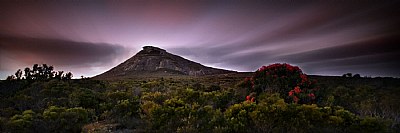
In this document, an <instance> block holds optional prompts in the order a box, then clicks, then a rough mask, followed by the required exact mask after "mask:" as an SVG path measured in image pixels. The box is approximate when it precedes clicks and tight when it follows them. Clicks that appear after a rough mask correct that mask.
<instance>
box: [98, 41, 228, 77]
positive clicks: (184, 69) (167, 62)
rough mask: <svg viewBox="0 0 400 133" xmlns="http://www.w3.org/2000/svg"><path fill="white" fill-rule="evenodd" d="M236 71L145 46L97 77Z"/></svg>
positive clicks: (191, 74) (212, 73) (209, 73)
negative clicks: (210, 65) (205, 64)
mask: <svg viewBox="0 0 400 133" xmlns="http://www.w3.org/2000/svg"><path fill="white" fill-rule="evenodd" d="M231 72H234V71H229V70H223V69H217V68H212V67H207V66H204V65H202V64H200V63H196V62H193V61H190V60H187V59H185V58H182V57H180V56H177V55H174V54H171V53H168V52H167V51H166V50H164V49H161V48H157V47H153V46H145V47H143V50H141V51H139V52H138V53H137V54H136V55H134V56H133V57H131V58H129V59H128V60H126V61H125V62H123V63H121V64H119V65H118V66H116V67H114V68H112V69H111V70H109V71H107V72H105V73H103V74H100V75H98V76H96V77H95V79H110V78H113V79H115V78H126V77H137V76H168V75H189V76H204V75H215V74H224V73H231Z"/></svg>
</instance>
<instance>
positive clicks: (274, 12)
mask: <svg viewBox="0 0 400 133" xmlns="http://www.w3.org/2000/svg"><path fill="white" fill-rule="evenodd" d="M397 5H400V2H399V1H396V0H387V1H378V0H376V1H374V0H372V1H366V2H365V1H360V0H346V1H345V0H343V1H340V0H339V1H338V0H335V1H333V0H332V1H302V0H300V1H294V0H268V1H266V0H264V1H255V0H246V1H245V0H239V1H235V0H230V1H224V0H216V1H206V0H186V1H183V0H174V1H151V0H147V1H128V0H109V1H101V0H82V1H78V0H61V1H56V0H43V1H41V0H17V1H14V0H2V1H0V79H5V78H6V77H7V75H11V74H14V73H15V71H16V70H17V69H23V68H25V67H32V65H33V64H48V65H53V66H54V67H55V69H56V70H64V71H71V72H72V73H73V74H74V76H75V77H80V76H85V77H91V76H95V75H98V74H101V73H103V72H105V71H107V70H109V69H111V68H112V67H114V66H116V65H118V64H120V63H122V62H123V61H125V60H127V59H128V58H130V57H132V56H133V55H135V54H136V53H137V52H138V51H140V50H141V49H142V47H143V46H146V45H151V46H156V47H160V48H163V49H166V50H167V51H168V52H170V53H173V54H176V55H180V56H182V57H184V58H187V59H189V60H192V61H195V62H199V63H201V64H203V65H206V66H211V67H217V68H223V69H228V70H235V71H241V72H242V71H243V72H244V71H255V70H257V69H258V68H259V67H261V66H263V65H269V64H273V63H290V64H293V65H297V66H299V67H300V68H301V69H302V70H303V71H304V73H306V74H315V75H342V74H344V73H349V72H351V73H359V74H361V76H372V77H375V76H381V77H387V76H392V77H400V70H398V69H399V68H400V62H399V59H398V58H399V57H400V47H399V45H400V44H399V43H400V36H399V35H400V15H399V12H400V8H398V6H397Z"/></svg>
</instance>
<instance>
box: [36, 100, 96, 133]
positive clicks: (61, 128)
mask: <svg viewBox="0 0 400 133" xmlns="http://www.w3.org/2000/svg"><path fill="white" fill-rule="evenodd" d="M90 114H91V113H90V111H88V110H86V109H83V108H81V107H75V108H69V109H67V108H63V107H56V106H50V107H49V108H48V109H46V110H44V112H43V118H44V121H45V122H46V123H47V125H48V130H49V131H50V132H80V131H81V129H82V127H83V125H84V124H86V123H88V122H89V120H90V118H91V116H90Z"/></svg>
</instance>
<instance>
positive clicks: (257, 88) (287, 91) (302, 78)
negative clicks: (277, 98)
mask: <svg viewBox="0 0 400 133" xmlns="http://www.w3.org/2000/svg"><path fill="white" fill-rule="evenodd" d="M242 85H243V86H244V87H245V88H247V94H250V93H255V94H256V95H259V94H260V93H264V92H267V93H280V94H281V95H286V96H287V97H286V100H290V101H293V102H295V103H311V102H313V101H315V99H316V96H315V91H317V89H316V87H315V82H312V81H310V80H309V79H308V77H307V75H306V74H304V73H303V72H302V70H301V69H300V68H299V67H297V66H292V65H290V64H286V63H284V64H280V63H276V64H272V65H269V66H262V67H261V68H259V69H258V70H257V71H256V72H255V73H254V75H253V76H252V77H249V78H245V80H244V82H243V84H242ZM247 100H248V101H249V99H247Z"/></svg>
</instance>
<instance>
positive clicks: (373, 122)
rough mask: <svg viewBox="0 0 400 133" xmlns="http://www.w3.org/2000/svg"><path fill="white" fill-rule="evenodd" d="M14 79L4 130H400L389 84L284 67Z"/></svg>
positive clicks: (395, 88)
mask: <svg viewBox="0 0 400 133" xmlns="http://www.w3.org/2000/svg"><path fill="white" fill-rule="evenodd" d="M35 73H36V72H34V73H31V74H32V75H35ZM50 73H51V72H50ZM267 73H268V74H267ZM38 75H41V74H38ZM16 77H20V78H18V79H17V78H13V79H12V80H11V79H10V80H7V81H0V100H1V102H2V103H1V104H0V131H1V132H81V131H82V130H83V131H86V132H96V131H102V130H103V131H106V130H114V131H116V130H126V131H129V132H135V131H136V132H209V131H212V132H399V131H400V113H399V112H400V107H399V106H398V105H397V104H398V103H399V101H400V98H399V97H397V96H398V95H399V94H400V91H399V89H400V85H399V84H400V82H399V79H392V78H387V79H384V78H380V79H377V78H375V79H372V78H368V79H367V78H348V77H347V78H346V77H316V76H314V77H310V76H307V75H305V74H303V73H302V72H301V70H300V69H299V68H297V67H294V66H290V65H288V64H274V66H268V67H262V68H260V69H259V70H258V71H257V72H255V73H254V75H249V77H247V78H245V77H243V76H235V75H225V76H221V75H219V77H218V78H215V77H216V76H215V77H214V78H213V77H174V78H169V77H164V78H147V79H144V78H141V79H125V80H112V81H109V80H108V81H106V80H92V79H79V80H78V79H77V80H72V79H70V78H50V77H54V75H51V76H48V77H47V78H33V77H32V78H29V80H27V79H24V80H23V79H22V76H16ZM60 77H63V76H62V75H60Z"/></svg>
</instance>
